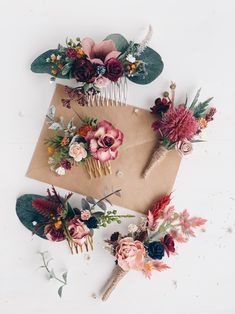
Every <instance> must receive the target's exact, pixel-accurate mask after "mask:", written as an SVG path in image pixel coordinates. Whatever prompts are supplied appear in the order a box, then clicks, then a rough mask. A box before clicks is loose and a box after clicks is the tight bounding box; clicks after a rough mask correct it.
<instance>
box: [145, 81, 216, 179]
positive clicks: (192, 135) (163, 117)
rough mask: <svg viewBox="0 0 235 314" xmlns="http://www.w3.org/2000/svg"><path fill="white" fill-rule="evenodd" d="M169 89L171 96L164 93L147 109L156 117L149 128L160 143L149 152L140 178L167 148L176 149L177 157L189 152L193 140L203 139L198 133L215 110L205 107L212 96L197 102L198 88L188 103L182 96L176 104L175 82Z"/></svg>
mask: <svg viewBox="0 0 235 314" xmlns="http://www.w3.org/2000/svg"><path fill="white" fill-rule="evenodd" d="M170 89H171V95H170V94H169V93H168V92H164V94H163V96H164V97H163V98H157V99H156V100H155V105H154V106H153V107H152V108H150V109H151V112H152V113H153V114H155V115H156V116H157V118H158V119H157V120H156V121H155V122H154V123H153V124H152V128H153V131H154V132H157V133H158V134H160V146H159V147H158V148H157V149H156V150H155V151H154V152H153V154H152V156H151V158H150V160H149V162H148V164H147V166H146V168H145V169H144V172H143V177H144V178H146V177H147V175H148V174H149V173H150V172H151V170H152V168H153V167H154V166H156V165H157V164H159V163H160V162H161V161H162V160H163V159H164V158H165V157H166V155H167V153H168V152H169V151H170V150H172V149H176V150H177V151H178V152H179V154H180V155H181V156H184V155H187V154H190V153H191V151H192V149H193V146H192V144H193V143H197V142H204V141H203V140H202V139H201V134H202V132H203V130H204V129H205V128H206V127H207V125H208V123H209V122H211V121H212V120H213V118H214V114H215V113H216V109H215V108H214V107H209V104H210V102H211V100H212V99H213V97H211V98H208V99H207V100H205V101H203V102H199V100H198V99H199V96H200V90H198V92H197V94H196V96H195V98H194V99H193V101H192V103H191V104H188V99H187V98H186V100H185V102H184V103H182V104H179V105H176V104H175V89H176V85H175V84H174V83H172V84H171V86H170Z"/></svg>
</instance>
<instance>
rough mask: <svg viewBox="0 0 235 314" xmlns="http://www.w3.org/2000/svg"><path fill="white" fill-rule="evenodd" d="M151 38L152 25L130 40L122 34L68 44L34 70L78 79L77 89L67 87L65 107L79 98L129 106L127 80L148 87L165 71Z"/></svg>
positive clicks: (40, 60) (85, 101) (36, 63)
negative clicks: (144, 32) (138, 37)
mask: <svg viewBox="0 0 235 314" xmlns="http://www.w3.org/2000/svg"><path fill="white" fill-rule="evenodd" d="M151 37H152V27H151V26H149V29H148V32H147V34H146V35H145V37H144V38H143V39H142V40H140V41H138V42H134V41H129V42H128V41H127V40H126V39H125V37H123V36H122V35H120V34H111V35H109V36H107V37H106V38H105V39H104V40H103V41H102V42H101V43H99V44H96V43H95V42H94V41H93V40H92V39H91V38H84V39H83V40H81V39H80V38H77V39H76V40H75V41H74V40H72V39H70V40H67V41H66V46H65V47H64V46H61V45H59V46H58V48H57V49H50V50H48V51H46V52H44V53H43V54H41V55H40V56H39V57H38V58H36V59H35V60H34V61H33V63H32V65H31V70H32V71H33V72H35V73H48V74H50V75H52V77H51V80H52V81H54V80H55V79H56V78H63V79H75V80H76V81H77V83H78V86H77V87H76V88H68V87H67V88H66V91H67V95H68V98H67V99H62V103H63V104H64V105H65V106H69V103H70V101H71V100H74V99H76V100H77V101H78V103H79V104H80V105H91V106H104V105H108V104H109V101H108V100H109V99H111V105H122V104H126V98H127V79H128V80H130V81H132V82H134V83H137V84H142V85H144V84H148V83H150V82H152V81H153V80H155V79H156V78H157V77H158V76H159V75H160V74H161V72H162V69H163V62H162V60H161V57H160V55H159V54H158V53H157V52H155V51H154V50H153V49H151V48H149V47H148V46H147V44H148V42H149V41H150V39H151Z"/></svg>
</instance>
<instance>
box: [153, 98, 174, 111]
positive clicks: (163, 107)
mask: <svg viewBox="0 0 235 314" xmlns="http://www.w3.org/2000/svg"><path fill="white" fill-rule="evenodd" d="M170 105H171V101H170V100H168V99H166V98H162V99H161V98H157V99H156V100H155V104H154V106H153V107H151V108H150V110H151V111H152V113H153V114H156V115H161V114H162V113H165V112H167V110H168V109H169V107H170Z"/></svg>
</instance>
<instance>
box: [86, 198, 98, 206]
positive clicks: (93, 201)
mask: <svg viewBox="0 0 235 314" xmlns="http://www.w3.org/2000/svg"><path fill="white" fill-rule="evenodd" d="M86 200H87V202H88V203H90V204H93V205H94V204H95V203H96V201H95V199H94V198H93V197H91V196H87V197H86Z"/></svg>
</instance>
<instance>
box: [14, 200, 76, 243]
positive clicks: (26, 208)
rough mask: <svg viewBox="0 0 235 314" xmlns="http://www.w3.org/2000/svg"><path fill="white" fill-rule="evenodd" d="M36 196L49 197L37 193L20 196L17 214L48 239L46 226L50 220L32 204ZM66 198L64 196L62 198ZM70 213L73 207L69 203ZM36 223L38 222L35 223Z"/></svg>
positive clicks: (26, 225)
mask: <svg viewBox="0 0 235 314" xmlns="http://www.w3.org/2000/svg"><path fill="white" fill-rule="evenodd" d="M35 198H40V199H44V200H46V199H47V197H45V196H41V195H37V194H24V195H22V196H20V197H19V198H18V199H17V201H16V214H17V216H18V218H19V220H20V221H21V223H22V224H23V225H24V226H25V227H26V228H27V229H29V230H30V231H32V232H34V233H35V234H36V235H38V236H39V237H41V238H43V239H47V238H46V237H45V235H44V227H45V225H46V224H47V223H48V220H47V219H46V218H45V217H43V216H42V215H40V214H39V213H38V212H37V210H36V209H35V208H34V207H33V206H32V201H33V200H34V199H35ZM61 199H62V200H64V199H63V198H61ZM67 208H68V215H69V216H72V214H73V212H72V208H71V206H70V204H69V203H67ZM35 223H36V224H35Z"/></svg>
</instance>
